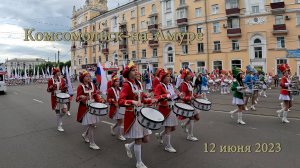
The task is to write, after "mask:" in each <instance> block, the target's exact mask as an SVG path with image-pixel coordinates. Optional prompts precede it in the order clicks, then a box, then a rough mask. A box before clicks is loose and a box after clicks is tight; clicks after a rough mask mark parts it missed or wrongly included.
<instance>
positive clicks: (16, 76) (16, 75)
mask: <svg viewBox="0 0 300 168" xmlns="http://www.w3.org/2000/svg"><path fill="white" fill-rule="evenodd" d="M15 78H18V73H17V68H15Z"/></svg>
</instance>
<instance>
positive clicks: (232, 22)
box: [227, 18, 240, 29]
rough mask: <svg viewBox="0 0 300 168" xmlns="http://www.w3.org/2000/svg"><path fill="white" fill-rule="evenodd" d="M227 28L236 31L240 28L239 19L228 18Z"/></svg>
mask: <svg viewBox="0 0 300 168" xmlns="http://www.w3.org/2000/svg"><path fill="white" fill-rule="evenodd" d="M227 24H228V28H230V29H237V28H240V19H239V18H229V19H228V21H227Z"/></svg>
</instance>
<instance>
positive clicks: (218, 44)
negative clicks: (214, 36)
mask: <svg viewBox="0 0 300 168" xmlns="http://www.w3.org/2000/svg"><path fill="white" fill-rule="evenodd" d="M214 51H221V42H220V41H214Z"/></svg>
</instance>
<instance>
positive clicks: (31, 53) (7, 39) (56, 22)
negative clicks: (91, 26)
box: [0, 0, 128, 63]
mask: <svg viewBox="0 0 300 168" xmlns="http://www.w3.org/2000/svg"><path fill="white" fill-rule="evenodd" d="M107 1H108V6H109V8H110V9H112V8H115V7H117V6H118V4H120V5H122V4H124V3H127V2H128V0H107ZM84 3H85V0H1V3H0V63H3V62H5V60H6V59H7V58H8V59H12V58H26V57H27V58H29V57H30V58H32V57H40V58H44V59H46V60H48V58H49V60H50V61H54V54H55V53H57V50H60V55H61V61H67V60H70V46H71V44H70V42H33V41H29V42H28V41H24V37H25V35H24V30H23V29H24V28H35V31H36V32H37V31H39V32H45V31H46V32H66V31H69V29H70V25H71V19H70V18H71V15H72V9H73V5H75V6H76V8H77V9H78V8H79V7H81V6H83V4H84Z"/></svg>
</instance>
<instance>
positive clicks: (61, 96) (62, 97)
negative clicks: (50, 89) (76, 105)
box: [56, 93, 70, 104]
mask: <svg viewBox="0 0 300 168" xmlns="http://www.w3.org/2000/svg"><path fill="white" fill-rule="evenodd" d="M56 102H57V103H62V104H65V103H69V102H70V95H69V94H67V93H58V94H56Z"/></svg>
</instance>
